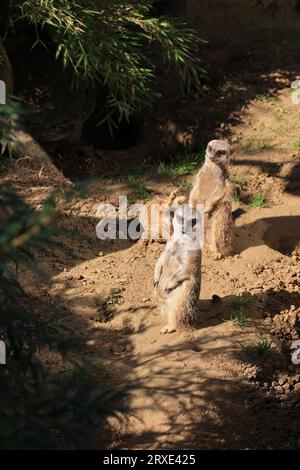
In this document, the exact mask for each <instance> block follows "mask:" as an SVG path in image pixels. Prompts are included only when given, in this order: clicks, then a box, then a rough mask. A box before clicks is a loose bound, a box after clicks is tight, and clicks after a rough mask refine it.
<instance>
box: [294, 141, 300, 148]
mask: <svg viewBox="0 0 300 470" xmlns="http://www.w3.org/2000/svg"><path fill="white" fill-rule="evenodd" d="M294 149H295V150H300V140H296V142H294Z"/></svg>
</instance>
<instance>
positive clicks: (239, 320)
mask: <svg viewBox="0 0 300 470" xmlns="http://www.w3.org/2000/svg"><path fill="white" fill-rule="evenodd" d="M231 320H232V321H233V323H235V325H236V326H239V327H243V326H247V325H248V322H249V320H248V318H247V315H246V312H245V311H244V310H243V309H241V310H240V312H239V313H237V314H236V315H232V316H231Z"/></svg>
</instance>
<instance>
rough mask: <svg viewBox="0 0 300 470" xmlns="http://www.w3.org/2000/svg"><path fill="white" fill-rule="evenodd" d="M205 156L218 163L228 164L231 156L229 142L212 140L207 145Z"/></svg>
mask: <svg viewBox="0 0 300 470" xmlns="http://www.w3.org/2000/svg"><path fill="white" fill-rule="evenodd" d="M205 158H206V160H208V161H211V162H213V163H216V164H217V165H220V164H225V165H226V164H227V163H228V161H229V158H230V146H229V143H228V142H227V141H226V140H211V141H210V142H209V143H208V145H207V148H206V153H205Z"/></svg>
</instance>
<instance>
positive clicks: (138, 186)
mask: <svg viewBox="0 0 300 470" xmlns="http://www.w3.org/2000/svg"><path fill="white" fill-rule="evenodd" d="M127 186H128V188H129V189H130V190H131V194H130V195H129V196H128V201H129V203H130V204H134V203H135V202H137V200H139V199H142V200H143V201H147V200H149V199H150V198H151V192H150V190H149V189H148V188H147V187H146V185H145V183H144V181H141V180H140V179H139V178H137V177H136V176H134V175H130V176H128V178H127Z"/></svg>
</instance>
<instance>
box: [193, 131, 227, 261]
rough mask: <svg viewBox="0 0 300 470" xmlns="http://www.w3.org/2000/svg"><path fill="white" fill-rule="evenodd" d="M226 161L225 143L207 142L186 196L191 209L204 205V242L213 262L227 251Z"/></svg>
mask: <svg viewBox="0 0 300 470" xmlns="http://www.w3.org/2000/svg"><path fill="white" fill-rule="evenodd" d="M229 158H230V147H229V143H228V142H227V141H225V140H212V141H210V142H209V143H208V145H207V148H206V152H205V162H204V165H203V166H202V168H201V169H200V171H199V172H198V174H197V175H196V180H195V183H194V186H193V188H192V190H191V193H190V197H189V204H190V205H191V206H192V207H196V205H197V204H203V205H204V214H205V219H204V224H205V227H204V230H205V241H206V242H207V243H208V244H209V246H210V250H211V253H212V256H213V257H214V258H215V259H219V258H222V257H224V256H227V255H229V254H230V252H231V237H232V225H233V221H232V197H233V188H232V185H231V183H230V181H229V174H228V164H229Z"/></svg>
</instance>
